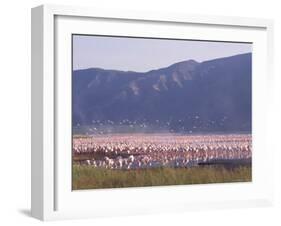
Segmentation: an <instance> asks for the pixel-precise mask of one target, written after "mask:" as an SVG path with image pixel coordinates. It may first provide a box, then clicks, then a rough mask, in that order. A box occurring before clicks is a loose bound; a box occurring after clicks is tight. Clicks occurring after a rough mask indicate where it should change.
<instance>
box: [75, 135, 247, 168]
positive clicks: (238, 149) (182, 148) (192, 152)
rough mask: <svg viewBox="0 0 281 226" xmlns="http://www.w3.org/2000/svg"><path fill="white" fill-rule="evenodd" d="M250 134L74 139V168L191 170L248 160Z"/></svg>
mask: <svg viewBox="0 0 281 226" xmlns="http://www.w3.org/2000/svg"><path fill="white" fill-rule="evenodd" d="M251 157H252V138H251V135H249V134H228V135H173V134H158V135H157V134H155V135H153V134H134V135H129V134H116V135H107V136H105V135H103V136H101V135H94V136H80V137H79V136H77V137H76V136H74V137H73V159H74V163H75V164H80V165H89V166H91V167H103V168H106V169H142V168H155V167H192V166H195V165H198V164H200V163H208V162H210V161H215V160H228V161H229V160H230V161H231V160H233V161H236V160H251Z"/></svg>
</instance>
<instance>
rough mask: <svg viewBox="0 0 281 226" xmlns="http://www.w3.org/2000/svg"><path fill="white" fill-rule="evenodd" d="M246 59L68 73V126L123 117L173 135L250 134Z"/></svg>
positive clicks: (241, 56)
mask: <svg viewBox="0 0 281 226" xmlns="http://www.w3.org/2000/svg"><path fill="white" fill-rule="evenodd" d="M251 58H252V55H251V53H246V54H238V55H234V56H230V57H223V58H218V59H213V60H208V61H203V62H201V63H199V62H196V61H194V60H187V61H181V62H177V63H175V64H172V65H170V66H168V67H164V68H159V69H155V70H150V71H147V72H143V73H142V72H132V71H119V70H106V69H99V68H89V69H83V70H76V71H73V125H77V124H79V125H92V124H93V121H101V122H106V121H108V120H109V121H112V122H114V124H116V123H120V121H122V120H125V119H126V120H128V121H130V122H135V124H141V123H144V122H146V123H147V124H148V125H151V126H156V124H159V123H160V124H161V125H162V126H163V125H164V124H166V125H167V123H168V125H169V126H166V127H167V129H169V130H170V129H172V130H173V131H202V132H205V131H238V130H242V131H250V130H251V110H252V109H251V70H252V69H251V60H252V59H251ZM188 117H189V118H188ZM196 117H199V119H200V120H198V119H196ZM225 118H227V119H225ZM222 120H223V121H222ZM157 121H158V122H157ZM199 121H200V122H199ZM155 122H157V123H155ZM179 122H181V123H179ZM212 122H213V125H212ZM104 124H106V123H104Z"/></svg>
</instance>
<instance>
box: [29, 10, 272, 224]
mask: <svg viewBox="0 0 281 226" xmlns="http://www.w3.org/2000/svg"><path fill="white" fill-rule="evenodd" d="M272 32H273V23H272V21H270V20H264V19H253V18H235V17H216V16H196V15H182V14H168V13H167V14H164V13H163V14H159V13H157V14H155V13H153V12H122V11H110V10H108V11H105V10H99V9H88V8H79V7H65V6H52V5H44V6H39V7H37V8H34V9H32V202H31V203H32V216H34V217H36V218H39V219H41V220H55V219H65V218H83V217H98V216H114V215H130V214H145V213H157V212H165V211H166V212H173V211H186V210H194V209H207V208H228V207H231V208H233V207H246V206H247V207H249V206H264V205H270V204H271V203H272V201H273V193H272V191H273V184H272V178H271V176H270V175H271V174H272V167H273V166H272V163H273V161H272V153H273V150H272V149H271V148H270V144H268V143H267V140H266V137H267V130H266V128H267V124H266V120H267V117H268V112H270V109H271V105H270V103H271V102H270V101H269V100H270V98H271V94H270V93H271V90H272V76H273V75H272V72H271V70H272V60H273V59H272V50H273V47H272V44H273V41H272V38H273V37H272Z"/></svg>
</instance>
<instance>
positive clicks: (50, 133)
mask: <svg viewBox="0 0 281 226" xmlns="http://www.w3.org/2000/svg"><path fill="white" fill-rule="evenodd" d="M103 21H106V23H107V24H102V23H103ZM115 23H118V24H117V25H118V26H119V24H120V28H121V27H122V26H123V28H122V29H121V31H115V30H114V29H113V27H115ZM122 23H124V25H122ZM137 23H138V25H136V24H137ZM92 25H95V26H96V27H95V26H92ZM104 25H105V26H104ZM130 26H135V27H138V26H139V27H138V28H137V29H133V28H130V29H128V28H129V27H130ZM149 26H153V28H157V27H162V30H161V29H159V30H158V32H159V33H158V35H159V37H161V36H163V35H164V34H165V35H166V36H167V35H170V36H171V37H175V36H176V35H181V34H180V32H179V31H181V29H182V28H184V27H185V26H190V27H192V28H190V29H195V30H194V32H193V35H191V36H192V37H191V38H192V39H200V37H204V30H205V32H206V31H207V30H206V29H211V31H212V29H216V30H214V31H216V32H211V33H210V35H209V37H208V39H214V40H218V39H222V38H223V40H236V41H239V40H240V41H243V40H247V41H251V42H253V44H254V46H255V47H254V52H255V49H256V52H255V55H254V57H253V59H254V63H253V77H254V82H253V112H254V113H253V146H254V147H256V150H257V151H255V150H254V153H253V166H254V167H255V168H254V171H253V182H251V183H246V184H245V183H244V184H242V183H237V184H224V185H220V184H212V185H192V186H191V185H184V186H183V185H182V186H168V187H153V188H152V187H151V188H149V187H148V188H126V189H106V190H105V191H102V190H89V191H81V192H80V191H78V192H77V191H75V192H73V191H72V190H71V186H70V184H71V181H70V180H69V175H70V174H71V169H70V167H69V166H70V164H71V162H69V161H68V160H69V156H70V155H71V151H70V150H69V149H68V148H69V145H70V144H69V139H70V136H69V134H70V133H71V132H70V131H69V130H70V129H71V128H70V127H69V124H67V123H66V124H65V123H64V122H62V121H63V119H62V117H61V116H60V115H61V114H63V113H65V114H68V116H66V118H67V119H68V121H69V117H70V116H69V114H70V112H68V113H67V111H68V110H69V91H70V89H71V88H70V87H69V84H71V79H70V77H71V74H70V76H69V77H67V76H68V75H69V73H71V72H70V71H69V70H70V69H71V68H70V67H65V66H63V67H61V66H60V65H69V63H71V62H70V58H71V56H70V54H71V52H70V50H71V47H69V42H68V37H69V34H71V33H75V32H77V31H79V32H82V33H85V32H86V33H92V32H94V31H93V27H94V28H99V29H100V31H99V32H100V33H102V34H106V33H107V34H116V32H119V33H118V35H127V36H133V35H135V34H139V33H142V34H144V33H145V32H148V30H149V29H146V28H149ZM165 26H166V27H165ZM178 26H180V27H181V29H179V27H178ZM197 26H198V27H199V28H198V29H197ZM90 27H91V29H90ZM110 27H111V28H112V29H111V30H108V28H110ZM168 27H169V29H168ZM170 28H172V29H170ZM173 28H174V30H173ZM126 29H127V30H126ZM196 29H197V30H196ZM231 29H232V30H231ZM97 30H98V29H96V30H95V31H97ZM150 30H151V28H150ZM167 30H169V31H167ZM208 31H209V30H208ZM234 31H237V32H234ZM238 31H239V32H238ZM166 32H167V33H166ZM177 32H178V33H177ZM146 35H147V36H149V35H150V36H151V33H149V32H148V33H147V34H146ZM205 36H206V33H205ZM205 39H206V38H205ZM272 39H273V22H272V21H271V20H265V19H254V18H240V17H222V16H201V15H185V14H184V15H182V14H171V13H161V14H160V13H153V12H132V11H115V10H101V9H90V8H83V7H81V8H80V7H71V6H56V5H43V6H39V7H36V8H33V9H32V172H31V175H32V186H31V189H32V191H31V194H32V195H31V196H32V200H31V213H32V216H33V217H35V218H38V219H41V220H56V219H70V218H89V217H98V216H115V215H130V214H144V213H157V212H165V211H166V212H172V211H186V210H194V209H208V208H229V207H230V208H233V207H249V206H265V205H271V204H272V202H273V179H272V177H270V176H268V175H270V173H271V172H273V166H272V163H273V160H272V155H273V151H274V150H272V149H270V148H269V147H270V144H268V143H267V142H266V127H267V126H266V119H267V117H268V112H270V110H271V109H272V106H271V102H270V101H268V100H269V99H270V96H271V92H272V85H273V73H272V68H273V66H272V62H273V46H272V45H273V40H272ZM65 100H66V101H65ZM59 106H63V107H59ZM264 106H266V107H264ZM58 109H66V110H65V111H64V112H61V110H58ZM67 109H68V110H67ZM62 129H63V130H64V131H66V132H65V133H62V132H61V131H62ZM67 142H68V143H67ZM58 147H59V148H58ZM261 149H263V150H266V152H264V153H262V152H261V151H259V150H261ZM64 159H65V160H64ZM64 175H65V176H64ZM206 192H207V193H208V195H209V196H211V197H209V196H207V193H206ZM204 194H205V195H204ZM118 197H119V198H118ZM120 197H122V199H120ZM123 197H125V198H123ZM163 197H167V198H166V199H163ZM171 197H173V198H171ZM87 200H88V201H87ZM93 201H94V202H93ZM110 201H112V202H113V203H121V204H120V205H119V206H117V205H112V206H109V205H108V202H110ZM88 202H89V203H90V204H89V203H88ZM93 203H94V204H93Z"/></svg>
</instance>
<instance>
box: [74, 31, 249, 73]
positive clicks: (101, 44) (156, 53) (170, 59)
mask: <svg viewBox="0 0 281 226" xmlns="http://www.w3.org/2000/svg"><path fill="white" fill-rule="evenodd" d="M249 52H252V44H248V43H229V42H208V41H188V40H164V39H144V38H125V37H105V36H86V35H73V69H74V70H77V69H85V68H94V67H97V68H104V69H115V70H123V71H138V72H146V71H149V70H153V69H158V68H163V67H167V66H169V65H171V64H174V63H177V62H180V61H185V60H190V59H193V60H196V61H198V62H202V61H206V60H211V59H216V58H220V57H227V56H233V55H237V54H242V53H249Z"/></svg>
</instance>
